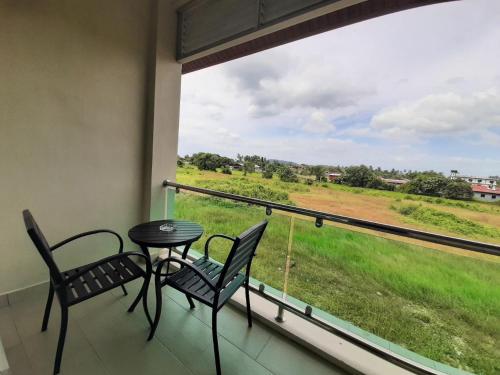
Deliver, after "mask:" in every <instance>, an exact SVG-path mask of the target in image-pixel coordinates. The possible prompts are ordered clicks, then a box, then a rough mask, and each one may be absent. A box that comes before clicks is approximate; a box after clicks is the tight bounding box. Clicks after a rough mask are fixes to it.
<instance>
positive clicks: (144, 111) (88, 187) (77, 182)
mask: <svg viewBox="0 0 500 375" xmlns="http://www.w3.org/2000/svg"><path fill="white" fill-rule="evenodd" d="M162 2H163V3H165V4H170V2H169V1H167V0H165V1H163V0H162ZM154 3H155V1H154V0H141V1H138V0H106V1H102V0H85V1H81V0H36V1H35V0H2V1H1V2H0V56H1V58H0V78H1V84H0V210H1V213H0V295H1V294H3V293H5V292H9V291H12V290H16V289H19V288H23V287H27V286H29V285H31V284H34V283H38V282H41V281H44V280H46V279H47V277H48V275H47V271H46V269H45V266H44V265H43V264H42V262H41V259H40V256H39V255H38V254H37V252H36V250H35V248H34V247H33V245H32V244H31V242H30V241H29V239H28V236H27V234H26V232H25V229H24V226H23V221H22V217H21V211H22V209H24V208H29V209H31V210H32V213H33V215H34V216H35V218H36V219H37V220H38V221H39V224H40V226H41V228H42V230H43V231H44V232H45V233H46V235H47V237H48V240H49V242H51V243H54V242H56V241H59V240H61V239H63V238H65V237H67V236H69V235H71V234H73V233H76V232H81V231H85V230H89V229H94V228H101V227H104V228H110V229H115V230H117V231H118V232H119V233H120V234H122V235H123V236H124V238H126V239H127V230H128V229H129V228H130V227H131V226H132V225H134V224H136V223H138V222H140V221H141V220H142V219H143V217H144V214H145V213H146V215H149V203H148V202H149V196H150V194H149V192H148V190H150V189H153V188H154V189H156V190H158V184H157V182H151V175H152V174H151V170H150V169H151V165H152V164H155V165H158V164H161V165H160V166H159V168H165V165H166V166H169V167H168V168H166V169H167V170H166V171H165V174H170V175H172V173H175V156H176V154H177V130H178V106H179V91H180V65H179V64H177V63H175V61H174V49H173V48H172V46H173V45H175V43H174V44H172V42H170V44H168V43H167V44H164V48H163V50H162V55H161V56H160V57H158V56H155V55H154V54H152V53H151V50H152V49H151V48H150V47H151V36H152V35H154V32H155V30H154V29H152V26H154V24H155V22H156V19H157V15H156V13H155V9H156V8H155V4H154ZM167 8H168V7H167ZM164 11H165V12H166V13H164V14H163V16H162V17H163V22H166V23H168V24H169V25H170V27H162V30H163V31H165V32H166V33H172V32H173V33H175V27H174V26H172V25H175V12H174V11H173V9H170V8H168V9H166V8H165V9H164ZM164 37H165V38H167V39H168V40H170V41H174V42H175V36H174V35H166V36H164ZM153 42H154V41H153ZM153 45H154V44H153ZM166 50H167V51H166ZM170 50H171V51H170ZM155 59H157V61H163V62H165V61H167V62H168V64H166V65H165V67H164V70H165V71H164V72H163V76H162V75H161V74H160V77H159V78H162V77H163V78H165V75H166V74H169V75H170V78H169V79H170V81H169V82H168V83H169V84H170V86H169V88H170V89H169V90H170V91H168V90H167V89H164V91H167V92H168V95H167V94H164V98H167V99H169V100H172V101H173V103H170V104H168V107H169V109H168V111H166V110H158V109H157V111H155V108H156V107H155V105H154V103H153V104H151V100H152V99H153V98H152V95H154V94H155V90H154V87H155V85H151V84H149V85H148V82H150V83H151V80H152V79H153V80H154V78H155V75H154V74H151V72H152V71H151V69H154V66H155V64H154V62H155ZM148 69H149V70H148ZM169 69H171V70H169ZM148 80H149V81H148ZM152 87H153V89H151V88H152ZM148 97H149V99H150V101H149V105H148V101H147V99H148ZM160 115H161V116H160ZM159 116H160V117H161V119H162V121H163V122H161V123H160V122H158V123H157V124H156V125H155V128H154V129H155V131H156V133H158V132H159V131H160V130H161V131H162V136H164V135H165V134H167V133H169V129H170V134H172V138H173V139H169V140H168V141H164V142H165V144H162V140H161V139H155V142H156V143H157V145H156V147H157V148H160V149H161V148H162V147H164V146H165V145H166V146H168V151H166V152H164V153H163V154H162V155H159V154H158V152H156V153H154V152H153V153H151V143H152V138H151V139H149V138H148V137H149V136H150V135H151V134H153V133H152V132H151V131H149V130H151V127H152V126H153V125H152V120H151V119H153V118H155V117H159ZM169 116H170V117H169ZM148 119H149V120H148ZM148 129H149V130H148ZM160 157H161V158H163V160H162V163H160V162H159V158H160ZM172 166H173V167H172ZM172 170H173V171H174V172H172ZM159 173H160V172H157V173H156V174H159ZM148 179H149V180H148ZM157 180H159V177H157ZM144 197H146V199H145V198H144ZM157 204H158V202H157ZM110 241H111V242H110ZM110 246H111V248H110ZM114 247H115V243H114V242H112V240H109V241H108V239H106V237H102V238H100V239H96V240H85V241H83V242H81V244H80V245H78V246H72V247H68V249H66V250H61V252H60V255H57V256H56V260H57V261H59V262H60V264H61V265H62V266H63V268H64V267H70V266H72V265H77V264H79V263H82V262H88V261H91V260H93V259H96V258H99V257H103V256H105V255H109V254H111V253H112V252H114ZM128 247H129V248H131V247H132V246H131V244H130V243H128ZM134 249H136V248H135V247H134Z"/></svg>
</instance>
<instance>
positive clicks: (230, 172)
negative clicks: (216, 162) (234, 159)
mask: <svg viewBox="0 0 500 375" xmlns="http://www.w3.org/2000/svg"><path fill="white" fill-rule="evenodd" d="M221 172H222V173H224V174H233V172H232V171H231V168H229V167H228V166H227V165H225V166H223V167H222V169H221Z"/></svg>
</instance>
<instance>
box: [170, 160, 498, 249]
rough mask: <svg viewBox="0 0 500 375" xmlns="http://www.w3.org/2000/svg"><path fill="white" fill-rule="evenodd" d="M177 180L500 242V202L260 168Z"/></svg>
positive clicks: (182, 172)
mask: <svg viewBox="0 0 500 375" xmlns="http://www.w3.org/2000/svg"><path fill="white" fill-rule="evenodd" d="M177 181H178V182H180V183H184V184H188V185H195V186H201V187H206V188H211V189H215V190H221V191H226V192H230V193H236V194H242V195H247V196H252V197H255V198H261V199H267V200H271V201H276V202H280V203H287V204H294V205H297V206H300V207H306V208H310V209H314V210H318V211H324V212H330V213H335V214H339V215H346V216H351V217H356V218H361V219H366V220H372V221H377V222H381V223H386V224H392V225H398V226H405V227H409V228H415V229H420V230H425V231H431V232H437V233H442V234H446V235H450V236H458V237H465V238H469V239H472V240H478V241H483V242H491V243H499V244H500V205H499V204H492V203H484V202H476V201H457V200H451V199H443V198H435V197H426V196H419V195H412V194H404V193H399V192H391V191H382V190H373V189H364V188H353V187H349V186H344V185H338V184H331V183H328V184H314V185H312V186H307V185H305V184H303V183H284V182H281V181H279V180H278V179H276V178H274V179H272V180H266V179H263V178H262V177H261V175H260V174H257V173H254V174H250V175H248V176H246V177H245V176H243V174H242V173H241V172H238V171H236V172H234V173H233V175H225V174H222V173H219V172H209V171H199V170H198V169H196V168H194V167H192V166H188V167H186V168H179V169H178V172H177ZM405 206H418V207H420V209H419V210H417V213H418V215H417V213H414V214H413V215H407V214H405V213H404V210H402V209H401V208H402V207H405ZM424 213H425V214H426V215H424ZM446 214H449V215H446ZM429 219H431V220H429Z"/></svg>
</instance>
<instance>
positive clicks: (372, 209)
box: [290, 189, 404, 225]
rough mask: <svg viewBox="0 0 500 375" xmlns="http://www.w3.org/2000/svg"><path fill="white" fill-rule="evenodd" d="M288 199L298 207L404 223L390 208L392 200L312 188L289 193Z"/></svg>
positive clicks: (395, 223)
mask: <svg viewBox="0 0 500 375" xmlns="http://www.w3.org/2000/svg"><path fill="white" fill-rule="evenodd" d="M290 199H291V200H292V201H293V202H295V203H296V204H297V205H298V206H299V207H306V208H310V209H312V210H316V211H323V212H328V213H331V214H337V215H345V216H350V217H355V218H358V219H364V220H370V221H377V222H379V223H384V224H392V225H404V222H403V221H402V220H401V216H400V215H399V214H398V213H397V212H396V211H394V210H391V209H390V205H391V202H392V200H391V199H389V198H384V197H377V198H376V199H374V198H373V197H370V196H366V195H362V194H353V193H350V192H343V191H331V190H326V189H314V190H313V191H311V192H309V193H291V194H290Z"/></svg>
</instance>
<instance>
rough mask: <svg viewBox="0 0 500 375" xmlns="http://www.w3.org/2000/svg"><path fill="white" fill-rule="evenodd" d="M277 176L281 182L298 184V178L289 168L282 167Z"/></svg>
mask: <svg viewBox="0 0 500 375" xmlns="http://www.w3.org/2000/svg"><path fill="white" fill-rule="evenodd" d="M278 176H279V178H280V180H281V181H283V182H298V181H299V178H298V177H297V175H296V174H295V173H293V171H292V169H291V168H290V167H286V166H283V167H282V168H281V169H279V170H278Z"/></svg>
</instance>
